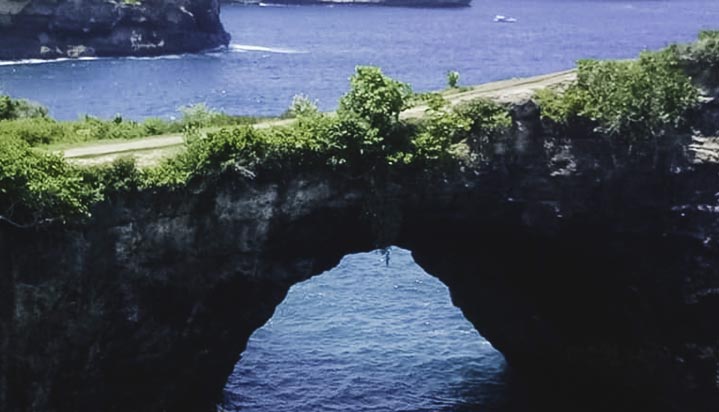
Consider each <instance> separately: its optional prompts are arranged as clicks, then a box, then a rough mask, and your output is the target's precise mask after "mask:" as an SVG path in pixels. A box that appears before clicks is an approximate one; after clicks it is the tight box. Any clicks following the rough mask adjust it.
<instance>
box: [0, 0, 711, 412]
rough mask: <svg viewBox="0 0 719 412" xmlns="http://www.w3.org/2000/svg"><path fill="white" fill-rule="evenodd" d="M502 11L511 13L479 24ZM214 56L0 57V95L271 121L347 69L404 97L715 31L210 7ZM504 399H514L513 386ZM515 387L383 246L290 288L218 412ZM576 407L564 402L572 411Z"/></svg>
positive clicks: (430, 399)
mask: <svg viewBox="0 0 719 412" xmlns="http://www.w3.org/2000/svg"><path fill="white" fill-rule="evenodd" d="M497 14H502V15H506V16H511V17H514V18H516V19H517V20H518V22H517V23H514V24H502V23H494V22H493V21H492V20H493V18H494V16H495V15H497ZM222 18H223V20H224V22H225V26H226V28H227V30H228V31H229V32H230V33H231V34H232V37H233V40H232V44H231V45H230V47H229V48H228V49H226V50H218V51H213V52H208V53H204V54H200V55H184V56H169V57H161V58H151V59H134V58H123V59H90V60H82V61H57V62H0V91H2V92H5V93H9V94H11V95H13V96H15V97H23V98H29V99H32V100H36V101H38V102H41V103H43V104H45V105H47V106H48V107H49V108H50V110H51V114H52V115H53V116H56V117H58V118H61V119H74V118H76V117H78V116H79V115H82V114H91V115H95V116H101V117H111V116H113V115H115V114H122V115H124V116H126V117H130V118H135V119H142V118H145V117H150V116H161V117H172V116H177V115H178V113H177V109H178V107H180V106H183V105H186V104H191V103H199V102H204V103H207V104H208V105H209V106H210V107H213V108H215V109H219V110H223V111H226V112H228V113H232V114H243V115H268V116H272V115H277V114H280V113H282V112H283V111H284V110H285V109H286V108H287V107H288V106H289V104H290V102H291V100H292V97H293V96H294V95H297V94H305V95H307V96H309V97H311V98H313V99H317V100H318V101H319V104H320V107H321V108H322V109H325V110H331V109H333V108H335V107H336V105H337V101H338V98H339V97H340V96H341V95H342V94H343V93H344V92H345V91H346V89H347V87H348V77H349V76H350V75H351V74H352V72H353V70H354V67H355V66H356V65H377V66H381V67H382V68H383V70H384V71H385V72H386V73H388V74H389V75H391V76H393V77H395V78H397V79H399V80H402V81H406V82H409V83H411V84H412V85H413V87H414V88H415V90H418V91H426V90H431V89H438V88H443V87H444V86H445V76H446V73H447V71H449V70H457V71H459V72H460V74H461V80H460V84H476V83H482V82H487V81H492V80H498V79H504V78H509V77H515V76H529V75H536V74H541V73H547V72H552V71H557V70H562V69H567V68H570V67H572V66H573V65H574V62H575V61H576V60H577V59H580V58H628V57H633V56H635V55H636V54H637V53H638V52H639V51H641V50H644V49H655V48H659V47H663V46H665V45H667V44H669V43H671V42H684V41H691V40H692V39H694V38H695V36H696V34H697V32H698V31H699V30H700V29H703V28H719V1H717V0H667V1H662V0H655V1H626V0H474V4H473V6H472V7H471V8H465V9H454V10H453V9H446V10H442V9H437V10H432V9H403V8H384V7H361V6H356V7H341V6H337V7H329V6H305V7H246V6H239V5H226V6H224V8H223V11H222ZM517 393H519V395H517ZM521 393H522V392H521V390H520V391H519V392H517V389H516V383H515V382H513V379H512V376H511V371H510V370H509V369H508V368H507V366H506V364H505V362H504V359H503V357H502V355H501V354H499V353H498V352H497V351H495V350H494V349H493V348H492V346H491V345H490V344H489V343H488V342H487V341H486V340H484V339H483V338H482V337H481V336H480V335H479V334H478V333H477V332H476V331H475V330H474V328H473V327H472V325H471V324H469V323H468V322H467V321H466V320H465V319H464V318H463V316H462V314H461V313H460V311H459V310H458V309H457V308H455V307H454V306H453V305H452V304H451V301H450V297H449V294H448V291H447V288H446V287H445V286H444V285H442V284H441V283H440V282H439V281H438V280H436V279H435V278H433V277H431V276H429V275H427V274H426V273H424V272H423V271H422V270H421V269H420V268H419V267H418V266H417V265H416V264H415V263H413V261H412V259H411V256H410V254H409V252H407V251H403V250H400V249H394V251H393V253H392V259H391V262H390V265H389V266H385V265H384V260H383V258H382V256H380V255H379V254H377V253H367V254H360V255H353V256H348V257H346V258H345V259H344V260H343V261H342V263H341V264H340V265H339V266H338V267H337V268H336V269H334V270H332V271H330V272H327V273H325V274H322V275H320V276H316V277H314V278H312V279H310V280H308V281H307V282H304V283H301V284H298V285H296V286H294V287H293V288H292V289H291V291H290V293H289V294H288V296H287V298H286V299H285V301H284V302H283V303H282V304H281V305H280V306H279V307H278V308H277V310H276V313H275V316H274V317H273V318H272V319H271V320H270V321H269V322H268V323H267V324H266V325H265V326H264V327H262V328H261V329H259V330H257V331H256V332H255V333H254V335H253V336H252V338H251V339H250V342H249V345H248V347H247V350H246V351H245V353H244V354H243V356H242V359H241V360H240V361H239V362H238V364H237V365H236V368H235V373H234V374H233V375H232V376H231V377H230V379H229V381H228V382H227V386H226V388H225V398H226V399H225V402H224V403H223V405H222V409H224V410H227V411H257V412H259V411H262V412H283V411H298V412H314V411H453V412H460V411H463V412H479V411H482V412H491V411H497V412H507V411H510V410H512V411H522V412H526V411H529V410H532V409H536V410H547V409H546V408H542V407H536V406H534V405H532V404H531V402H530V403H529V404H522V402H527V401H526V399H525V398H524V397H523V395H521ZM575 410H576V409H575Z"/></svg>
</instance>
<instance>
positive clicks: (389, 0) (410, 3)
mask: <svg viewBox="0 0 719 412" xmlns="http://www.w3.org/2000/svg"><path fill="white" fill-rule="evenodd" d="M223 2H224V3H228V4H245V5H254V6H265V5H267V6H285V5H287V6H310V5H343V6H344V5H348V6H357V5H360V6H387V7H432V8H449V7H469V6H470V3H471V2H472V0H264V1H262V0H223Z"/></svg>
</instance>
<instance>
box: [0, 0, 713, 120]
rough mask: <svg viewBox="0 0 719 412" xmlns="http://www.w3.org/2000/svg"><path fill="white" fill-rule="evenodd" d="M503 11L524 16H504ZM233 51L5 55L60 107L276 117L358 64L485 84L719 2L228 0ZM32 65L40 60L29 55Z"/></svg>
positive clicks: (323, 103)
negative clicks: (320, 1) (306, 0)
mask: <svg viewBox="0 0 719 412" xmlns="http://www.w3.org/2000/svg"><path fill="white" fill-rule="evenodd" d="M497 14H502V15H506V16H511V17H514V18H516V19H517V20H518V22H517V23H515V24H503V23H494V22H493V18H494V16H495V15H497ZM222 19H223V21H224V23H225V26H226V28H227V30H228V31H229V32H230V33H231V34H232V44H231V45H230V47H229V48H228V49H227V50H224V51H217V52H211V53H205V54H202V55H192V56H190V55H188V56H170V57H162V58H154V59H99V60H85V61H61V62H53V63H38V62H26V63H22V64H18V63H16V62H10V63H8V62H2V63H0V91H3V92H5V93H9V94H11V95H13V96H16V97H24V98H29V99H32V100H36V101H39V102H41V103H43V104H45V105H47V106H49V107H50V109H51V113H52V115H54V116H56V117H58V118H62V119H74V118H77V117H78V116H79V115H81V114H91V115H96V116H101V117H111V116H114V115H115V114H122V115H123V116H125V117H129V118H135V119H140V118H144V117H150V116H162V117H171V116H177V115H178V112H177V109H178V107H180V106H183V105H187V104H192V103H200V102H204V103H207V104H208V105H209V106H211V107H213V108H216V109H219V110H223V111H226V112H228V113H232V114H245V115H269V116H271V115H277V114H280V113H282V112H283V111H284V110H285V109H286V108H287V107H288V106H289V105H290V102H291V100H292V97H293V96H294V95H297V94H305V95H308V96H310V97H311V98H313V99H317V100H318V101H319V104H320V107H321V108H322V109H325V110H331V109H333V108H335V107H336V105H337V100H338V98H339V97H340V96H341V95H342V94H343V93H344V92H345V91H346V90H347V87H348V81H347V79H348V77H349V76H350V75H351V74H352V72H353V70H354V67H355V66H356V65H377V66H381V67H382V68H383V69H384V71H385V72H386V73H388V74H390V75H391V76H393V77H396V78H397V79H400V80H403V81H406V82H409V83H411V84H412V85H413V86H414V88H415V89H416V90H418V91H426V90H431V89H437V88H442V87H444V85H445V77H446V73H447V71H449V70H457V71H459V72H460V74H461V80H460V83H463V84H475V83H481V82H486V81H491V80H498V79H503V78H508V77H513V76H528V75H535V74H541V73H546V72H551V71H556V70H561V69H566V68H570V67H572V66H573V65H574V62H575V61H576V60H577V59H580V58H589V57H601V58H626V57H633V56H635V55H636V54H637V52H639V51H641V50H643V49H647V48H650V49H653V48H659V47H662V46H664V45H666V44H668V43H671V42H682V41H689V40H692V39H693V38H695V36H696V34H697V32H698V31H699V30H700V29H702V28H712V27H713V28H719V1H716V0H665V1H662V0H649V1H647V0H645V1H636V0H635V1H627V0H474V2H473V6H472V7H470V8H463V9H445V10H442V9H407V8H386V7H371V6H355V7H352V6H350V7H347V6H336V7H331V6H302V7H297V6H295V7H257V6H249V7H248V6H241V5H225V6H224V7H223V10H222ZM31 63H34V64H31Z"/></svg>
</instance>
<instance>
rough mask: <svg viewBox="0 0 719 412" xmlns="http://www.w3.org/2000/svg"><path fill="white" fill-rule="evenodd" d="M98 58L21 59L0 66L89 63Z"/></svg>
mask: <svg viewBox="0 0 719 412" xmlns="http://www.w3.org/2000/svg"><path fill="white" fill-rule="evenodd" d="M99 59H100V58H99V57H78V58H76V59H71V58H69V57H63V58H60V59H51V60H45V59H23V60H0V66H17V65H24V64H48V63H62V62H67V61H89V60H99Z"/></svg>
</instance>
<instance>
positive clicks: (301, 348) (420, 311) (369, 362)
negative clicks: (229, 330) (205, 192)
mask: <svg viewBox="0 0 719 412" xmlns="http://www.w3.org/2000/svg"><path fill="white" fill-rule="evenodd" d="M507 377H508V369H507V366H506V363H505V361H504V357H503V356H502V354H501V353H499V352H498V351H497V350H496V349H494V348H493V347H492V346H491V344H490V343H489V342H488V341H487V340H485V339H484V338H482V336H481V335H480V334H479V333H478V332H477V331H476V330H475V328H474V327H473V325H472V324H471V323H470V322H469V321H467V320H466V319H465V318H464V316H463V315H462V313H461V311H460V310H459V309H458V308H456V307H455V306H454V305H453V304H452V302H451V299H450V295H449V290H448V288H447V287H446V286H445V285H444V284H443V283H442V282H441V281H440V280H438V279H437V278H435V277H433V276H430V275H429V274H427V273H426V272H425V271H424V270H422V269H421V268H420V267H419V266H418V265H417V264H416V263H415V262H414V260H413V259H412V256H411V254H410V252H409V251H407V250H404V249H400V248H396V247H393V248H391V259H390V261H389V264H388V265H386V264H385V258H384V256H383V255H382V254H381V253H379V252H378V251H375V252H368V253H360V254H354V255H347V256H345V257H344V258H343V259H342V261H341V262H340V264H339V265H338V266H337V267H335V268H334V269H332V270H330V271H327V272H325V273H323V274H321V275H318V276H315V277H313V278H311V279H309V280H307V281H305V282H301V283H298V284H296V285H294V286H292V288H291V289H290V291H289V293H288V294H287V297H286V298H285V299H284V301H283V302H282V303H281V304H280V305H279V306H278V307H277V308H276V310H275V313H274V315H273V317H272V318H271V319H270V320H269V321H268V322H267V323H266V324H265V325H264V326H263V327H261V328H260V329H258V330H256V331H255V332H254V333H253V335H252V336H251V338H250V340H249V342H248V345H247V348H246V349H245V351H244V353H243V354H242V357H241V359H240V360H239V362H238V363H237V364H236V366H235V369H234V371H233V373H232V375H231V376H230V377H229V379H228V382H227V384H226V386H225V389H224V401H223V403H222V405H221V407H220V410H224V411H240V410H241V411H268V410H284V411H308V410H315V411H320V410H353V411H373V410H393V411H402V410H411V411H439V410H452V411H457V410H461V411H467V412H469V411H479V410H482V411H486V410H496V409H500V407H501V406H502V404H504V403H505V401H506V394H505V392H506V389H507V385H506V383H507Z"/></svg>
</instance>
